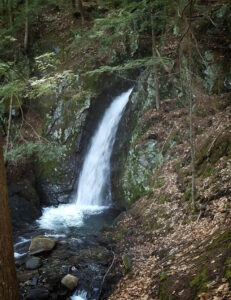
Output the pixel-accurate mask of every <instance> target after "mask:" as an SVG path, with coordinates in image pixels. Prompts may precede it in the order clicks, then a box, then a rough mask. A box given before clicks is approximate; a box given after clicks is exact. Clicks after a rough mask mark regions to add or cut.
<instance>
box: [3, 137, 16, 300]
mask: <svg viewBox="0 0 231 300" xmlns="http://www.w3.org/2000/svg"><path fill="white" fill-rule="evenodd" d="M0 139H1V137H0ZM0 299H1V300H17V299H18V285H17V279H16V271H15V264H14V252H13V239H12V226H11V219H10V211H9V206H8V195H7V184H6V174H5V166H4V161H3V153H2V143H1V140H0Z"/></svg>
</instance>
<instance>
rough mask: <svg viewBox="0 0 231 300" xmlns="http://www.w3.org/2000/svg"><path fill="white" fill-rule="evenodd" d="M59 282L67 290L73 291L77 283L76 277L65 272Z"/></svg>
mask: <svg viewBox="0 0 231 300" xmlns="http://www.w3.org/2000/svg"><path fill="white" fill-rule="evenodd" d="M61 283H62V284H63V285H64V286H65V287H67V288H68V289H69V290H71V291H73V290H74V289H75V288H76V287H77V285H78V278H77V277H75V276H73V275H71V274H67V275H66V276H64V277H63V279H62V280H61Z"/></svg>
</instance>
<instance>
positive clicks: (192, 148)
mask: <svg viewBox="0 0 231 300" xmlns="http://www.w3.org/2000/svg"><path fill="white" fill-rule="evenodd" d="M192 9H193V2H192V1H190V15H189V31H188V40H189V41H188V43H189V72H188V73H189V140H190V153H191V173H192V182H191V200H192V209H193V211H195V210H196V204H195V177H196V172H195V147H194V130H193V94H192V32H191V30H192V26H191V18H192Z"/></svg>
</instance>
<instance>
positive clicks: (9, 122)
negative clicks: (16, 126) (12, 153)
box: [5, 94, 13, 153]
mask: <svg viewBox="0 0 231 300" xmlns="http://www.w3.org/2000/svg"><path fill="white" fill-rule="evenodd" d="M12 104H13V95H12V94H11V97H10V109H9V118H8V127H7V135H6V148H5V152H6V153H7V152H8V148H9V138H10V126H11V119H12Z"/></svg>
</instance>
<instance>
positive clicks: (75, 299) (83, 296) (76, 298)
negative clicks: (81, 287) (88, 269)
mask: <svg viewBox="0 0 231 300" xmlns="http://www.w3.org/2000/svg"><path fill="white" fill-rule="evenodd" d="M71 300H87V292H85V291H79V292H76V293H75V294H74V295H73V296H72V297H71Z"/></svg>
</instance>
